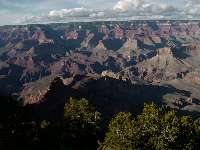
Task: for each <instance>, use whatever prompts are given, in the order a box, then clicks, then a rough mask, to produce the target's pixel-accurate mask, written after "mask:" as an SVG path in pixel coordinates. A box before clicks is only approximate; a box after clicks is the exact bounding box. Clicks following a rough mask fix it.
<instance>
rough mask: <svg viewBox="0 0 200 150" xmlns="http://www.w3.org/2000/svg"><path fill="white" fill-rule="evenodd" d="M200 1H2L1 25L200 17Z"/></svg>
mask: <svg viewBox="0 0 200 150" xmlns="http://www.w3.org/2000/svg"><path fill="white" fill-rule="evenodd" d="M199 10H200V0H0V25H10V24H31V23H52V22H72V21H98V20H146V19H148V20H155V19H173V20H174V19H181V20H188V19H191V20H192V19H195V20H196V19H200V11H199Z"/></svg>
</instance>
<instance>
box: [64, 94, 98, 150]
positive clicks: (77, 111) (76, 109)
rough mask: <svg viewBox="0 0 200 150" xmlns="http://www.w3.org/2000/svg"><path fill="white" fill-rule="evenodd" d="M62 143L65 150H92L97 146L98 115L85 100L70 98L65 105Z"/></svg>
mask: <svg viewBox="0 0 200 150" xmlns="http://www.w3.org/2000/svg"><path fill="white" fill-rule="evenodd" d="M64 110H65V112H64V127H63V129H64V132H63V135H62V141H63V144H64V147H65V148H67V149H78V148H81V149H94V148H96V146H97V132H98V129H99V122H100V113H99V112H97V111H95V108H94V107H92V106H91V105H90V104H89V102H88V101H87V100H86V99H80V100H77V99H74V98H70V100H69V103H67V104H66V105H65V109H64Z"/></svg>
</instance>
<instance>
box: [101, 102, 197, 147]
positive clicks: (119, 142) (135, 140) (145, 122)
mask: <svg viewBox="0 0 200 150" xmlns="http://www.w3.org/2000/svg"><path fill="white" fill-rule="evenodd" d="M199 129H200V123H199V121H198V120H196V121H194V120H193V119H192V118H191V117H188V116H178V115H177V114H176V112H175V111H173V110H171V109H169V108H168V107H161V108H159V107H157V106H156V105H155V104H145V105H144V109H143V112H142V113H141V114H140V115H139V116H137V118H136V119H132V117H131V114H130V113H119V114H118V115H117V116H116V117H115V118H114V119H112V120H111V122H110V124H109V130H108V132H107V133H106V137H105V140H104V142H103V143H101V144H100V147H99V149H103V150H109V149H131V150H132V149H155V150H165V149H198V147H199V146H200V140H199V139H200V138H199V135H200V130H199ZM118 133H120V134H118ZM115 147H116V148H115Z"/></svg>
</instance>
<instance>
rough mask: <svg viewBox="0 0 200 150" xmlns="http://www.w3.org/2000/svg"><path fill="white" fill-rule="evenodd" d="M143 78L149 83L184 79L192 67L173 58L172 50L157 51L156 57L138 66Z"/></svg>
mask: <svg viewBox="0 0 200 150" xmlns="http://www.w3.org/2000/svg"><path fill="white" fill-rule="evenodd" d="M137 67H138V69H139V72H140V75H141V77H142V78H144V79H147V80H149V81H154V80H155V81H159V80H172V79H176V78H183V77H184V76H185V74H186V73H188V72H189V71H190V70H191V65H189V64H187V63H186V62H184V61H183V60H179V59H178V58H175V56H173V53H172V50H171V48H167V47H166V48H162V49H158V50H157V54H156V56H154V57H152V58H150V59H147V60H145V61H144V62H141V63H139V64H138V65H137Z"/></svg>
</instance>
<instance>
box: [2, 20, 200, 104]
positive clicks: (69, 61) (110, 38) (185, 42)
mask: <svg viewBox="0 0 200 150" xmlns="http://www.w3.org/2000/svg"><path fill="white" fill-rule="evenodd" d="M199 40H200V26H199V22H198V21H129V22H88V23H87V22H85V23H78V22H77V23H68V24H48V25H23V26H2V27H0V85H3V86H0V93H3V94H4V95H10V94H11V95H17V96H20V97H21V98H22V99H24V103H25V104H35V103H36V104H37V103H40V102H41V101H42V97H43V96H44V95H45V93H46V92H47V91H48V90H49V86H50V83H51V82H52V80H53V79H54V78H55V77H56V76H60V77H61V78H62V79H65V83H66V84H68V83H71V82H72V83H73V82H77V83H76V84H75V83H73V84H75V85H74V86H73V87H75V89H79V84H80V85H81V86H83V87H84V85H85V84H86V85H87V80H90V79H91V78H92V79H94V78H95V79H99V78H100V77H109V78H112V79H117V80H119V81H122V82H128V83H131V84H133V85H143V86H145V85H146V84H149V85H158V86H162V85H163V84H167V85H171V86H174V87H176V89H177V91H178V89H182V90H186V91H188V92H191V94H192V98H194V99H200V96H199V95H198V94H197V92H196V91H198V90H199V89H200V88H199V86H197V85H198V83H199V77H198V76H199V71H198V70H199V66H200V62H199V57H200V53H199V50H200V46H199V45H200V44H199ZM77 76H88V78H87V79H84V80H83V81H82V80H81V79H80V81H79V80H77ZM175 83H177V84H175ZM186 83H187V84H189V83H190V86H189V85H188V87H190V88H186V89H185V88H183V86H187V84H186ZM70 88H71V87H70ZM121 89H123V87H121ZM126 90H127V89H126ZM143 92H144V93H145V92H146V91H143ZM172 95H173V97H174V96H175V97H181V96H180V94H176V93H173V94H172ZM167 97H168V98H169V97H170V96H167ZM170 105H171V102H170ZM188 105H189V104H188ZM196 105H197V106H198V104H196Z"/></svg>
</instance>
